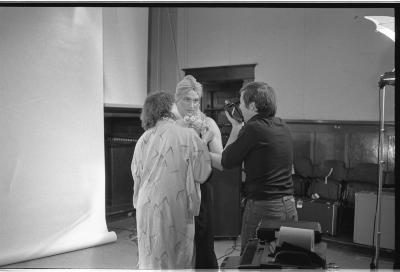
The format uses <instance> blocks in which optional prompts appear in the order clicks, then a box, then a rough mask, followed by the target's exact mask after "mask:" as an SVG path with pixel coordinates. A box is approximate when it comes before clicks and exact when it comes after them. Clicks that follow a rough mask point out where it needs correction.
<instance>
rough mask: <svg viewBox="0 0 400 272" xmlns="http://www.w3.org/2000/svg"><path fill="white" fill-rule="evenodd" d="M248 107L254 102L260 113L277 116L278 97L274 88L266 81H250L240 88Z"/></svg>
mask: <svg viewBox="0 0 400 272" xmlns="http://www.w3.org/2000/svg"><path fill="white" fill-rule="evenodd" d="M240 93H241V94H242V95H243V102H244V104H245V105H246V107H248V106H249V104H250V103H251V102H254V104H255V106H256V108H257V111H258V113H263V114H266V115H267V116H268V117H273V116H275V113H276V97H275V91H274V89H273V88H272V87H271V86H269V85H268V84H267V83H265V82H257V81H256V82H250V83H248V84H246V85H245V86H243V87H242V88H241V89H240Z"/></svg>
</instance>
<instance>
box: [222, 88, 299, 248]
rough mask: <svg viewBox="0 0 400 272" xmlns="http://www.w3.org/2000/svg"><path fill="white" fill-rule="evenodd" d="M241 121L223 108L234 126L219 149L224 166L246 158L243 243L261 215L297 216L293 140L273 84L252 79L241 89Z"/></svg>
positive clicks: (280, 217)
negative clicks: (293, 174) (278, 109)
mask: <svg viewBox="0 0 400 272" xmlns="http://www.w3.org/2000/svg"><path fill="white" fill-rule="evenodd" d="M240 93H241V95H240V110H241V111H242V114H243V118H244V124H243V123H239V122H237V121H236V120H234V119H233V118H231V117H230V116H229V114H226V115H227V117H228V119H229V121H230V122H231V123H232V131H231V134H230V136H229V139H228V142H227V144H226V146H225V149H224V151H223V152H222V157H221V161H220V162H221V165H222V167H223V168H224V169H230V168H233V167H238V166H241V165H242V163H243V162H244V171H245V173H246V180H245V183H244V191H245V196H246V198H247V201H246V205H245V209H244V213H243V218H242V231H241V246H242V250H243V249H244V247H245V245H246V243H247V241H248V240H249V239H251V238H253V237H254V236H255V233H256V228H257V226H258V224H259V222H260V220H261V219H262V218H271V219H281V220H294V221H297V218H298V217H297V211H296V206H295V200H294V197H293V181H292V164H293V142H292V136H291V133H290V130H289V127H288V126H287V125H286V123H285V122H284V121H283V120H282V119H280V118H278V117H275V113H276V108H277V107H276V98H275V92H274V90H273V89H272V88H271V87H270V86H269V85H268V84H266V83H264V82H252V83H249V84H247V85H245V86H244V87H242V89H241V90H240Z"/></svg>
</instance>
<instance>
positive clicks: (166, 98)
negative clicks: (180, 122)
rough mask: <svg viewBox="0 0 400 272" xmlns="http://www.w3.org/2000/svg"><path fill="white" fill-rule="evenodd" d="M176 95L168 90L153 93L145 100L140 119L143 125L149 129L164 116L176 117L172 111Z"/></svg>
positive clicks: (145, 128)
mask: <svg viewBox="0 0 400 272" xmlns="http://www.w3.org/2000/svg"><path fill="white" fill-rule="evenodd" d="M173 103H174V96H173V95H172V94H170V93H168V92H166V91H159V92H154V93H151V94H149V95H148V96H147V98H146V100H145V101H144V105H143V109H142V113H141V115H140V120H142V127H143V129H144V130H148V129H150V128H152V127H154V126H155V125H156V124H157V121H159V120H160V119H162V118H172V119H175V115H174V114H173V113H172V112H171V109H172V104H173Z"/></svg>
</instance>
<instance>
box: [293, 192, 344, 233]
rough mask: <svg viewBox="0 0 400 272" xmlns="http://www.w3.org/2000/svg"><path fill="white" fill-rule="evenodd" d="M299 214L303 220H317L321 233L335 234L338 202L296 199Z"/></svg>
mask: <svg viewBox="0 0 400 272" xmlns="http://www.w3.org/2000/svg"><path fill="white" fill-rule="evenodd" d="M296 208H297V214H298V216H299V220H301V221H316V222H319V223H320V225H321V233H327V234H329V235H332V236H335V235H336V229H337V214H338V204H337V203H336V202H334V203H332V202H328V201H324V200H311V199H307V200H303V199H297V200H296Z"/></svg>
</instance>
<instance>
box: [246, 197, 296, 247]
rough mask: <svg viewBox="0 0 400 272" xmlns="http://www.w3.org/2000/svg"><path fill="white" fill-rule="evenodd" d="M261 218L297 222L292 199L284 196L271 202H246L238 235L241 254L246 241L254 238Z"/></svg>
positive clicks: (251, 200)
mask: <svg viewBox="0 0 400 272" xmlns="http://www.w3.org/2000/svg"><path fill="white" fill-rule="evenodd" d="M263 218H271V219H274V220H276V219H279V220H293V221H298V217H297V210H296V203H295V200H294V197H293V196H284V197H280V198H276V199H271V200H253V199H248V200H247V202H246V206H245V208H244V212H243V219H242V232H241V234H240V236H241V248H242V252H243V250H244V247H245V246H246V243H247V241H248V240H249V239H251V238H255V237H256V229H257V226H258V224H259V223H260V221H261V219H263Z"/></svg>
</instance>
